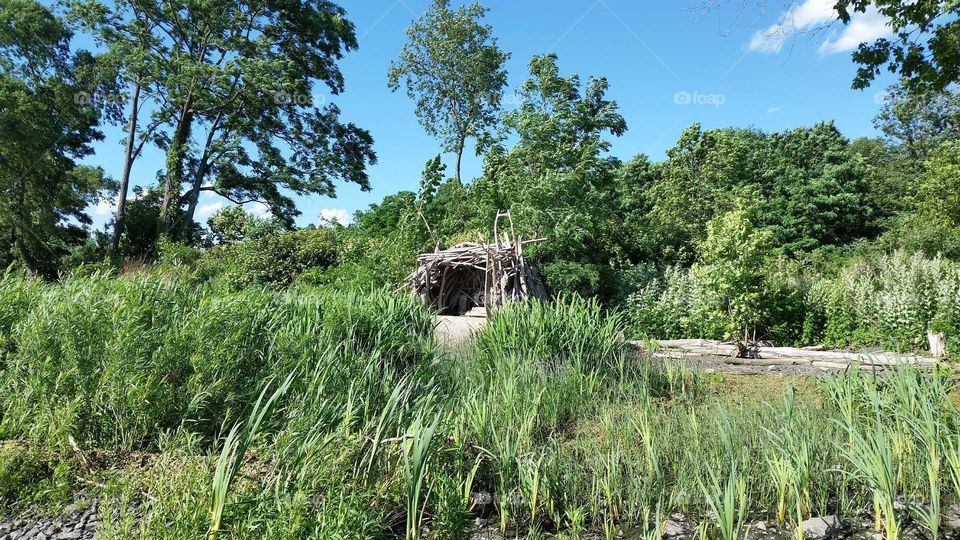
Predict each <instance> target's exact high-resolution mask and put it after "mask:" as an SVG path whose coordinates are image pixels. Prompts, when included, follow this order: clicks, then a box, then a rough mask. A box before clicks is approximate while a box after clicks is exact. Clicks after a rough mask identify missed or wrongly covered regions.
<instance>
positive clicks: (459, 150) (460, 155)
mask: <svg viewBox="0 0 960 540" xmlns="http://www.w3.org/2000/svg"><path fill="white" fill-rule="evenodd" d="M465 144H466V143H465V140H464V139H462V138H461V139H460V143H459V144H458V145H457V165H456V168H455V169H454V173H455V175H456V176H455V178H456V179H457V184H462V183H463V182H461V180H460V162H461V161H462V160H463V147H464V145H465Z"/></svg>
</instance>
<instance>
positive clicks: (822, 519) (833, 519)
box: [800, 516, 840, 539]
mask: <svg viewBox="0 0 960 540" xmlns="http://www.w3.org/2000/svg"><path fill="white" fill-rule="evenodd" d="M800 528H801V529H802V530H803V537H804V538H810V539H821V538H830V537H832V536H833V535H834V534H836V533H837V532H838V531H839V530H840V520H839V519H837V516H818V517H813V518H810V519H808V520H805V521H804V522H803V523H801V524H800Z"/></svg>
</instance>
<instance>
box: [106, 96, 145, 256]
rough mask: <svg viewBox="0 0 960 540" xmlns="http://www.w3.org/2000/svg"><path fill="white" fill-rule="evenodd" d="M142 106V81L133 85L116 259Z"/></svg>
mask: <svg viewBox="0 0 960 540" xmlns="http://www.w3.org/2000/svg"><path fill="white" fill-rule="evenodd" d="M139 106H140V81H139V80H137V81H136V82H134V84H133V100H132V104H131V105H130V127H129V129H128V130H127V145H126V148H125V149H124V155H123V176H121V177H120V192H119V193H118V194H117V216H116V219H115V220H114V222H113V238H112V239H111V240H110V257H111V258H116V256H117V249H118V248H119V246H120V235H121V234H123V221H124V218H126V211H127V189H128V188H129V187H130V169H132V168H133V139H134V137H135V136H136V134H137V115H138V113H139Z"/></svg>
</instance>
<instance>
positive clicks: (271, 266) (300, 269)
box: [198, 229, 337, 290]
mask: <svg viewBox="0 0 960 540" xmlns="http://www.w3.org/2000/svg"><path fill="white" fill-rule="evenodd" d="M336 263H337V240H336V235H335V233H334V232H333V231H332V230H330V229H304V230H299V231H290V232H283V233H271V234H264V235H262V236H259V237H257V238H255V239H253V240H246V241H242V242H236V243H232V244H228V245H223V246H217V247H214V248H212V249H210V250H209V251H208V252H207V253H206V254H205V255H204V258H203V260H202V261H200V263H199V265H198V266H199V272H200V274H201V276H202V277H203V278H205V279H222V280H224V281H225V282H226V283H227V284H228V285H229V286H230V287H231V288H232V289H234V290H239V289H242V288H244V287H248V286H251V285H280V286H287V285H290V284H292V283H293V282H294V281H295V280H296V278H297V276H299V275H300V274H302V273H304V272H306V271H308V270H313V269H327V268H330V267H332V266H334V265H336Z"/></svg>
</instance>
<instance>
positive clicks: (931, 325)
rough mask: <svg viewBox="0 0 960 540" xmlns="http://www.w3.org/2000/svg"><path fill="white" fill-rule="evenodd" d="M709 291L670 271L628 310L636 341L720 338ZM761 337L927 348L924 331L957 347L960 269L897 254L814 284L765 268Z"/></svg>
mask: <svg viewBox="0 0 960 540" xmlns="http://www.w3.org/2000/svg"><path fill="white" fill-rule="evenodd" d="M708 295H709V293H708V292H706V291H704V290H703V288H702V285H701V284H700V282H699V280H698V279H697V277H696V276H695V275H693V273H691V272H690V271H689V270H686V269H682V268H668V269H667V270H666V271H665V272H664V273H663V275H662V276H659V277H656V278H654V279H651V280H650V281H649V282H648V283H647V284H645V285H644V286H643V287H641V288H640V289H639V290H638V291H636V292H635V293H633V294H632V295H631V296H630V298H629V300H628V306H627V315H628V318H629V322H630V329H631V333H632V334H633V335H634V336H636V337H650V338H659V339H671V338H680V337H703V338H714V339H722V338H723V337H724V333H723V329H722V328H721V327H718V326H716V325H711V324H710V321H711V320H712V317H709V316H705V315H704V312H705V310H708V309H710V308H711V306H713V305H715V304H713V303H711V302H706V301H705V299H706V298H708ZM761 315H762V317H761V319H759V322H758V324H757V337H759V338H763V339H772V340H774V341H775V342H777V343H778V344H795V345H809V344H814V343H821V344H824V345H827V346H830V347H840V348H845V347H872V346H882V347H888V348H890V349H894V350H902V351H914V350H924V349H926V348H927V330H928V329H930V330H932V331H934V332H944V333H945V334H946V335H947V338H948V342H949V343H948V350H952V351H957V350H958V349H960V335H958V331H957V329H958V327H960V265H958V264H957V263H954V262H951V261H948V260H945V259H941V258H926V257H924V256H923V255H922V254H915V255H912V256H911V255H908V254H907V253H905V252H903V251H897V252H894V253H891V254H888V255H876V256H872V257H868V258H860V259H854V260H852V261H851V262H850V263H848V265H847V266H846V267H844V268H843V269H841V270H840V271H839V273H838V274H837V275H836V276H830V275H826V274H821V275H819V276H814V277H812V278H810V277H807V276H806V274H805V273H804V272H803V271H801V269H800V268H798V267H797V265H796V264H795V263H790V262H787V261H785V260H774V261H769V262H768V264H767V267H766V269H765V278H764V291H763V311H762V314H761Z"/></svg>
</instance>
